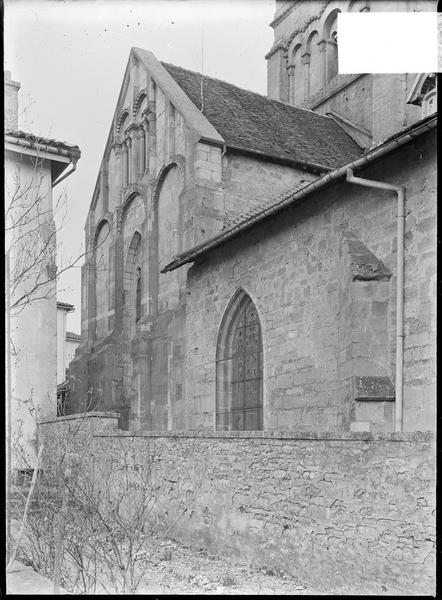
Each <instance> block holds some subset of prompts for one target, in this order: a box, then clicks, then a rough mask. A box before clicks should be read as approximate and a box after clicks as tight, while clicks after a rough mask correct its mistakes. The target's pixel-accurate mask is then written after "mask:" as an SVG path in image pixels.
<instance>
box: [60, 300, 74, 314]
mask: <svg viewBox="0 0 442 600" xmlns="http://www.w3.org/2000/svg"><path fill="white" fill-rule="evenodd" d="M57 308H62V309H63V310H66V311H68V312H70V311H73V310H75V306H74V305H73V304H69V303H68V302H60V301H59V300H57Z"/></svg>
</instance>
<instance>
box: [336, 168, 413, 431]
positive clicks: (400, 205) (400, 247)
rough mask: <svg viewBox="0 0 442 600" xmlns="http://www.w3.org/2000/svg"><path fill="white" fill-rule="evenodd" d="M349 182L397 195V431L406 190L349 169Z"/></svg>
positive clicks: (400, 419) (399, 422) (401, 370)
mask: <svg viewBox="0 0 442 600" xmlns="http://www.w3.org/2000/svg"><path fill="white" fill-rule="evenodd" d="M347 182H348V183H354V184H355V185H362V186H364V187H369V188H374V189H378V190H388V191H391V192H395V193H396V194H397V250H396V257H397V262H396V388H395V396H396V401H395V431H398V432H401V431H402V426H403V387H404V381H403V380H404V375H403V373H404V230H405V188H404V187H401V186H397V185H390V184H388V183H382V182H380V181H372V180H371V179H363V178H362V177H355V176H354V175H353V169H347Z"/></svg>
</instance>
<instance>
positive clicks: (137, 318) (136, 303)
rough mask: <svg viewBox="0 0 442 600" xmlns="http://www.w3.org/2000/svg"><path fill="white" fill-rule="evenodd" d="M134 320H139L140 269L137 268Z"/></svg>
mask: <svg viewBox="0 0 442 600" xmlns="http://www.w3.org/2000/svg"><path fill="white" fill-rule="evenodd" d="M135 288H136V289H135V319H136V320H137V321H139V320H140V319H141V268H140V267H137V282H136V286H135Z"/></svg>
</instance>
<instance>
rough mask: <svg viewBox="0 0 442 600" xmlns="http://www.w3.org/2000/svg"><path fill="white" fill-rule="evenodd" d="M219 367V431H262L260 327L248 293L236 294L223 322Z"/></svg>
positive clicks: (217, 418) (217, 415)
mask: <svg viewBox="0 0 442 600" xmlns="http://www.w3.org/2000/svg"><path fill="white" fill-rule="evenodd" d="M216 367H217V391H216V429H217V430H240V431H241V430H252V431H253V430H259V429H262V421H263V418H262V404H263V403H262V337H261V326H260V323H259V318H258V313H257V310H256V308H255V306H254V304H253V302H252V300H251V299H250V297H249V296H248V295H247V294H246V293H245V292H240V293H239V294H237V296H236V297H235V299H234V300H233V302H232V304H231V305H230V307H229V308H228V309H227V312H226V315H225V317H224V319H223V324H222V325H221V330H220V335H219V340H218V348H217V364H216Z"/></svg>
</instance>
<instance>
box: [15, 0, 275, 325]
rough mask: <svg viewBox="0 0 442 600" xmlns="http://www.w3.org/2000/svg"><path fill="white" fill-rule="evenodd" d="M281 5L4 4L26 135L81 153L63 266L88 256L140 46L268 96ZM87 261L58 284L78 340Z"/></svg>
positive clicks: (60, 242)
mask: <svg viewBox="0 0 442 600" xmlns="http://www.w3.org/2000/svg"><path fill="white" fill-rule="evenodd" d="M274 12H275V1H274V0H204V1H202V0H35V1H34V0H5V2H4V48H5V51H4V68H5V70H8V71H10V72H11V78H12V79H13V80H14V81H19V82H20V84H21V89H20V92H19V123H18V125H19V129H23V130H25V131H30V132H32V133H34V134H37V135H40V136H43V137H51V138H55V139H57V140H59V141H64V142H68V143H70V144H76V145H78V146H79V147H80V150H81V159H80V161H79V162H78V165H77V170H76V172H75V173H74V174H73V175H71V176H69V177H68V178H67V179H66V180H65V181H64V182H63V183H61V184H60V185H59V186H57V187H56V188H54V203H55V202H56V201H57V199H58V196H59V195H61V197H62V206H64V208H63V209H62V210H60V211H59V212H58V213H57V215H56V220H57V226H58V227H59V228H60V229H59V233H58V239H57V251H58V261H57V262H58V265H59V267H61V268H63V267H64V266H66V265H67V264H71V263H72V262H73V261H74V260H75V259H76V258H77V257H79V256H80V254H81V252H82V251H83V250H84V224H85V221H86V216H87V211H88V208H89V204H90V201H91V198H92V193H93V190H94V186H95V182H96V179H97V175H98V169H99V167H100V163H101V159H102V156H103V152H104V145H105V143H106V139H107V135H108V132H109V129H110V125H111V122H112V117H113V113H114V110H115V105H116V102H117V98H118V94H119V91H120V87H121V83H122V80H123V75H124V71H125V68H126V64H127V60H128V57H129V52H130V49H131V47H132V46H138V47H141V48H145V49H147V50H150V51H151V52H153V53H154V54H155V56H156V57H157V58H158V59H159V60H163V61H166V62H169V63H172V64H176V65H180V66H182V67H185V68H188V69H191V70H195V71H201V66H203V72H204V73H205V74H206V75H210V76H213V77H218V78H220V79H224V80H226V81H229V82H231V83H234V84H236V85H239V86H240V87H243V88H246V89H250V90H253V91H256V92H259V93H262V94H265V93H266V85H267V82H266V76H267V72H266V61H265V59H264V56H265V54H266V53H267V52H268V51H269V49H270V48H271V46H272V43H273V30H272V29H271V28H270V27H269V23H270V21H271V20H272V18H273V15H274ZM82 262H83V260H82V259H81V260H79V261H78V262H77V264H76V265H75V266H74V267H72V268H70V269H68V270H67V271H66V272H65V274H63V275H62V276H61V278H60V281H59V283H58V299H59V300H61V301H63V302H70V303H71V304H74V306H75V307H76V310H75V312H74V313H70V314H69V316H68V323H67V327H68V330H70V331H74V332H77V333H79V332H80V302H81V276H80V267H81V264H82Z"/></svg>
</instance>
